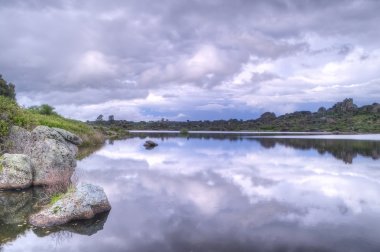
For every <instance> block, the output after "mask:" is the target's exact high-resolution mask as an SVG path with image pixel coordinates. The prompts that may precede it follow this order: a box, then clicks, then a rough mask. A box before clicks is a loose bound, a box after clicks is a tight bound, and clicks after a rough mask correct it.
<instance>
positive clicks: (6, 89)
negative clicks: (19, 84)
mask: <svg viewBox="0 0 380 252" xmlns="http://www.w3.org/2000/svg"><path fill="white" fill-rule="evenodd" d="M0 96H5V97H8V98H10V99H12V100H15V99H16V91H15V85H13V84H12V83H7V82H6V81H5V80H4V79H3V77H2V75H0Z"/></svg>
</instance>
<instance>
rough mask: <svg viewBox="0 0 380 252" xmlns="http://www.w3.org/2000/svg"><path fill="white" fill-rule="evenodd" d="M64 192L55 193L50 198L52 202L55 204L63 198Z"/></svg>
mask: <svg viewBox="0 0 380 252" xmlns="http://www.w3.org/2000/svg"><path fill="white" fill-rule="evenodd" d="M63 195H64V193H59V194H54V195H53V196H52V197H51V199H50V204H51V205H54V204H55V203H56V202H57V201H58V200H60V199H62V197H63Z"/></svg>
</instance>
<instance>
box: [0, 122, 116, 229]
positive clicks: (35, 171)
mask: <svg viewBox="0 0 380 252" xmlns="http://www.w3.org/2000/svg"><path fill="white" fill-rule="evenodd" d="M7 141H8V146H9V148H8V151H7V152H8V153H6V154H4V155H3V156H1V157H0V190H14V189H25V188H28V187H31V186H43V187H49V186H50V187H54V186H56V185H59V186H58V187H59V188H62V186H64V187H65V191H66V193H61V194H60V197H59V199H58V200H57V201H56V202H54V203H50V204H47V205H46V206H45V207H44V208H43V209H42V210H41V211H40V212H38V213H36V214H33V215H31V217H30V219H29V222H30V224H32V225H34V226H39V227H43V226H54V225H61V224H65V223H67V222H69V221H71V220H78V219H90V218H93V217H94V216H95V214H98V213H101V212H105V211H109V210H110V209H111V206H110V204H109V202H108V199H107V196H106V194H105V193H104V190H103V189H102V188H101V187H99V186H95V185H91V184H80V185H78V186H77V187H75V186H73V185H72V183H71V177H72V175H73V173H74V171H75V167H76V155H77V153H78V146H79V145H80V144H81V143H82V140H81V138H80V137H78V136H76V135H74V134H72V133H71V132H68V131H66V130H63V129H58V128H49V127H46V126H38V127H36V128H35V129H34V130H33V131H31V132H29V131H27V130H25V129H23V128H21V127H17V126H13V127H12V128H11V130H10V134H9V137H8V139H7Z"/></svg>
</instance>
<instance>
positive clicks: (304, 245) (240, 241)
mask: <svg viewBox="0 0 380 252" xmlns="http://www.w3.org/2000/svg"><path fill="white" fill-rule="evenodd" d="M155 140H157V139H155ZM158 141H159V140H158ZM143 142H144V141H143V140H142V139H139V138H131V139H128V140H124V141H115V142H114V144H113V145H107V146H105V147H104V148H103V149H101V150H99V151H98V152H96V153H95V154H94V155H92V156H90V157H88V158H86V159H84V160H82V161H80V162H79V164H78V170H79V174H80V178H81V180H84V181H90V182H94V183H97V184H100V185H102V186H103V187H104V188H105V190H106V193H107V195H108V196H109V199H110V201H111V204H112V205H113V209H112V211H111V213H110V215H109V217H108V220H107V222H106V223H105V226H104V230H102V231H101V232H98V233H97V234H95V235H94V236H91V238H83V237H82V236H77V235H73V236H72V237H71V238H70V241H67V242H64V243H63V244H61V245H60V246H59V247H58V248H57V250H58V251H61V250H62V251H63V250H67V251H88V250H91V251H102V250H106V249H107V250H109V251H188V250H196V251H252V250H255V249H258V250H266V251H288V250H290V249H297V251H307V250H312V251H347V249H348V248H351V251H376V248H379V247H380V243H379V242H378V239H377V237H378V235H379V234H380V227H379V225H377V224H376V223H377V220H378V216H379V214H380V199H379V197H378V192H379V190H380V184H379V181H380V180H379V178H380V169H375V168H376V167H379V162H378V161H376V160H372V159H368V158H359V159H357V160H356V161H355V162H354V163H353V164H346V163H344V162H341V161H340V160H338V159H335V158H333V157H331V156H327V155H323V156H321V155H319V154H318V153H317V152H312V151H310V150H299V149H294V148H290V147H289V146H286V145H274V146H272V148H266V147H264V146H263V145H262V143H260V142H258V141H248V140H247V141H246V140H243V141H219V140H218V141H216V140H205V139H190V140H187V139H186V138H168V139H165V140H162V141H159V146H158V147H157V148H155V149H154V150H150V151H147V150H145V149H144V148H143V147H142V143H143ZM20 240H29V241H31V240H33V242H30V243H29V244H31V246H32V248H36V246H41V247H40V248H41V250H42V251H44V250H46V248H47V247H46V246H45V245H44V244H43V242H42V241H43V240H36V238H34V237H32V236H31V235H27V236H26V237H24V238H21V239H20ZM20 246H21V247H22V246H23V245H22V244H21V245H20V242H16V243H15V244H14V246H13V247H12V246H10V247H9V248H8V249H9V251H12V248H13V249H16V248H20ZM33 246H34V247H33ZM6 251H7V250H6ZM13 251H14V250H13ZM25 251H26V250H25Z"/></svg>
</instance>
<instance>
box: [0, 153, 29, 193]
mask: <svg viewBox="0 0 380 252" xmlns="http://www.w3.org/2000/svg"><path fill="white" fill-rule="evenodd" d="M32 181H33V173H32V164H31V161H30V158H29V157H28V156H27V155H23V154H4V155H3V156H2V157H0V189H23V188H27V187H29V186H31V185H32Z"/></svg>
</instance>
